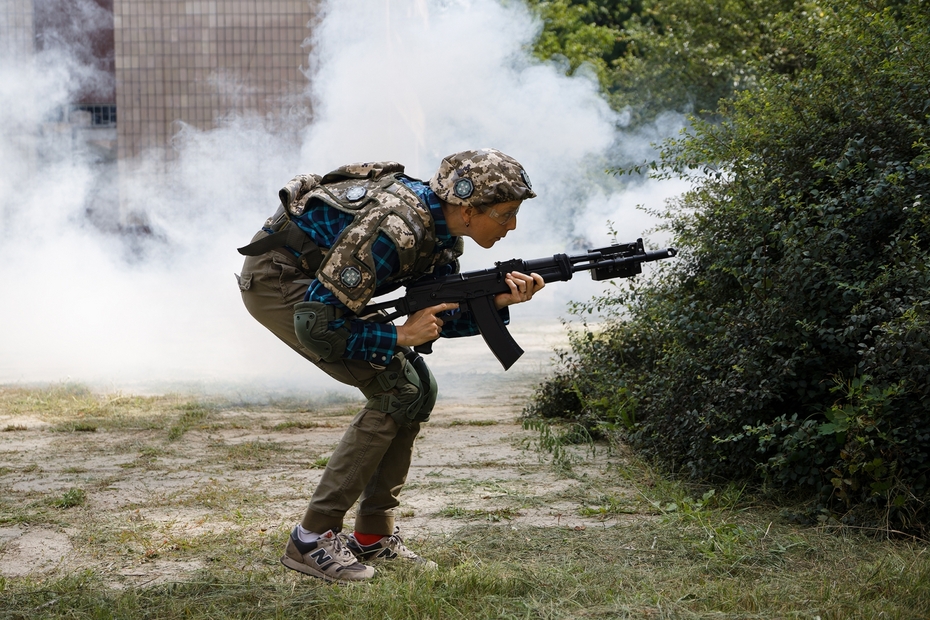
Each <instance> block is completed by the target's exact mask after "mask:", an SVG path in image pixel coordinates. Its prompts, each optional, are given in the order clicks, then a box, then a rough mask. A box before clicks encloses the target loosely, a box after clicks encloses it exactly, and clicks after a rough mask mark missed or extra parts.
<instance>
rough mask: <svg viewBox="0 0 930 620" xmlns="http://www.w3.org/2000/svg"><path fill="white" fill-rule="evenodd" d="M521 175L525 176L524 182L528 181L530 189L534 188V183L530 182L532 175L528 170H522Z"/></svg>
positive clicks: (527, 184)
mask: <svg viewBox="0 0 930 620" xmlns="http://www.w3.org/2000/svg"><path fill="white" fill-rule="evenodd" d="M520 177H522V178H523V182H524V183H526V187H527V188H528V189H533V184H532V183H530V175H528V174H527V173H526V170H522V169H521V170H520Z"/></svg>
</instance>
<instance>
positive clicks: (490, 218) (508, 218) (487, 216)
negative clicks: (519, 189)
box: [468, 200, 523, 248]
mask: <svg viewBox="0 0 930 620" xmlns="http://www.w3.org/2000/svg"><path fill="white" fill-rule="evenodd" d="M522 202H523V201H522V200H513V201H510V202H502V203H500V204H496V205H494V206H492V207H491V208H489V209H487V210H486V211H479V210H478V209H472V216H471V219H470V221H469V226H468V228H469V231H470V236H471V238H472V239H474V240H475V243H477V244H478V245H480V246H481V247H483V248H490V247H491V246H493V245H494V244H495V243H497V242H498V241H500V240H501V239H503V238H504V237H506V236H507V233H509V232H510V231H511V230H513V229H514V228H516V227H517V211H519V210H520V203H522Z"/></svg>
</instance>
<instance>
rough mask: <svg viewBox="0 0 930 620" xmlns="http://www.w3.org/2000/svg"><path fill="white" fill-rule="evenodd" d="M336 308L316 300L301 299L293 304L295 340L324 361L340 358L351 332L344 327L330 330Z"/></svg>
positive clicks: (333, 360)
mask: <svg viewBox="0 0 930 620" xmlns="http://www.w3.org/2000/svg"><path fill="white" fill-rule="evenodd" d="M337 318H338V317H337V316H336V308H335V307H334V306H330V305H327V304H324V303H320V302H318V301H302V302H300V303H299V304H297V305H295V306H294V332H295V333H296V335H297V340H299V341H300V344H302V345H303V346H304V347H306V348H307V350H309V351H310V352H311V353H313V354H314V355H318V356H319V357H320V359H322V360H323V361H324V362H335V361H338V360H340V359H342V356H343V355H345V352H346V343H347V342H348V341H349V336H350V335H351V332H350V331H349V330H348V328H346V327H340V328H339V329H336V330H332V329H330V328H329V324H330V322H331V321H335V320H336V319H337Z"/></svg>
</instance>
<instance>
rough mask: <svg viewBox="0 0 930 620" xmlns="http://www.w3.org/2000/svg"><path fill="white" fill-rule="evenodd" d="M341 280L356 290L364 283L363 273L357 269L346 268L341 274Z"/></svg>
mask: <svg viewBox="0 0 930 620" xmlns="http://www.w3.org/2000/svg"><path fill="white" fill-rule="evenodd" d="M339 279H340V280H342V283H343V284H345V285H346V286H347V287H349V288H355V287H356V286H358V285H359V283H360V282H361V281H362V272H361V271H359V270H358V269H356V268H355V267H346V268H345V269H343V270H342V273H340V274H339Z"/></svg>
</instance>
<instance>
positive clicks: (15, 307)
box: [0, 0, 682, 393]
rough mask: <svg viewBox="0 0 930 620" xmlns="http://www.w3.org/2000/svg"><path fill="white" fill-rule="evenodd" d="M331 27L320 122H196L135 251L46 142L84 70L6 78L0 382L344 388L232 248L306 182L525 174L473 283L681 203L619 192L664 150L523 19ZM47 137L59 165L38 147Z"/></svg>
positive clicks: (555, 298) (75, 168)
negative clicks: (255, 315)
mask: <svg viewBox="0 0 930 620" xmlns="http://www.w3.org/2000/svg"><path fill="white" fill-rule="evenodd" d="M323 15H324V17H323V19H322V21H321V22H320V23H319V24H318V26H317V27H316V29H315V30H314V31H313V32H312V33H311V39H312V50H313V51H312V55H311V57H310V59H309V66H310V67H311V69H310V71H309V74H310V77H311V80H310V84H309V87H308V94H307V96H308V97H309V98H311V99H312V102H313V109H314V113H315V118H314V121H313V123H312V124H311V125H309V126H300V127H286V126H287V123H286V122H285V123H282V122H268V120H267V119H259V118H252V117H240V118H234V119H228V120H227V121H226V122H224V123H223V125H222V126H221V127H220V128H218V129H214V130H211V131H198V130H195V129H193V128H191V127H188V126H184V125H183V124H179V131H178V134H177V135H176V136H175V139H174V146H175V148H176V149H177V152H178V157H177V160H176V161H173V162H172V163H171V164H170V165H169V166H170V168H169V171H168V172H169V173H168V175H167V176H160V175H157V174H154V173H153V170H154V169H155V168H156V167H157V166H156V164H154V163H153V162H151V161H148V160H145V159H140V160H139V161H135V162H126V166H125V170H124V178H123V179H122V186H123V187H124V188H127V187H128V188H131V192H130V193H129V194H128V195H125V196H124V199H126V200H127V201H128V204H129V206H130V207H131V208H132V209H133V210H135V211H138V212H144V213H145V214H146V216H147V219H148V223H149V226H150V227H151V229H152V230H153V231H154V233H155V235H154V237H153V238H150V239H141V240H137V242H136V243H135V244H130V245H127V244H126V243H125V240H121V239H119V238H118V237H117V236H114V235H113V234H108V233H103V232H100V231H99V230H98V229H97V228H95V227H94V226H91V225H90V224H89V223H88V221H87V218H86V217H84V210H85V209H86V207H87V203H88V196H90V195H91V192H92V190H93V186H94V175H95V174H96V173H97V169H96V168H94V166H92V165H91V164H90V163H89V159H88V160H84V159H82V158H81V157H80V153H79V156H78V157H76V158H75V157H72V156H70V155H69V156H65V155H64V154H65V153H72V152H73V150H74V149H73V148H72V147H73V144H72V136H71V135H70V134H67V132H62V133H61V135H56V134H54V132H51V135H49V131H50V130H49V126H48V124H47V123H46V122H45V120H46V119H47V118H48V116H49V115H50V114H51V113H52V112H53V111H54V110H55V109H56V108H57V107H58V106H61V105H63V104H66V103H67V102H68V100H69V96H71V94H73V93H74V92H76V90H77V87H76V86H75V83H76V82H79V81H80V79H78V78H79V77H80V75H81V74H82V72H81V69H80V67H78V66H75V63H74V62H69V61H67V60H65V59H63V58H61V57H59V56H54V57H53V56H51V55H48V54H45V55H41V56H40V59H39V60H37V61H36V62H23V61H22V59H9V58H8V59H0V137H2V144H0V235H2V240H0V278H2V282H3V283H4V293H3V295H2V298H0V347H2V355H0V383H9V382H41V381H61V380H74V381H83V382H87V383H90V384H93V385H97V386H100V387H104V388H109V389H131V390H136V391H139V390H147V389H148V390H162V389H167V388H169V387H175V388H183V387H192V388H196V389H202V390H205V391H216V390H227V389H237V390H240V391H242V392H243V393H244V392H251V391H255V390H263V389H264V390H272V389H274V390H283V389H290V388H293V389H299V390H303V391H307V390H311V389H318V390H319V389H323V390H339V389H340V388H339V386H338V384H336V383H335V382H333V381H332V380H330V379H329V378H327V377H325V376H324V375H323V373H321V372H319V371H317V370H316V369H315V368H313V367H312V365H310V364H308V363H306V362H303V361H302V360H301V359H300V358H299V357H297V356H296V355H294V354H293V353H291V352H290V351H289V350H287V349H286V348H285V347H284V346H283V345H282V344H280V343H279V342H278V341H277V340H276V339H275V338H274V337H273V336H271V334H269V333H268V332H266V331H265V330H264V328H263V327H261V326H260V325H258V324H257V323H256V322H255V321H254V320H252V319H251V317H250V316H249V315H248V313H247V312H246V311H245V309H244V308H243V306H242V303H241V300H240V298H239V292H238V288H237V286H236V285H235V281H234V278H233V273H234V272H238V271H239V268H240V266H241V257H240V256H239V255H238V254H237V253H236V252H235V248H236V247H238V246H240V245H244V244H245V243H247V242H248V240H249V239H250V238H251V236H252V235H253V234H254V232H255V231H256V230H257V229H258V227H259V226H260V225H261V223H262V222H263V221H264V219H265V217H267V216H268V215H269V214H270V213H271V212H272V211H273V210H274V208H275V200H276V195H277V190H278V188H280V187H281V186H282V185H283V183H285V182H286V181H287V180H288V179H290V178H291V177H292V176H293V175H294V174H295V173H298V172H307V171H315V172H325V171H327V170H329V169H332V168H334V167H336V166H338V165H340V164H343V163H347V162H351V161H361V160H368V161H371V160H377V159H391V160H395V161H401V162H403V163H404V164H405V165H406V166H407V171H408V173H409V174H411V175H413V176H418V177H420V178H429V177H430V176H431V175H432V173H433V171H434V169H435V168H436V166H437V165H438V162H439V160H440V158H441V157H442V156H444V155H446V154H449V153H452V152H455V151H458V150H462V149H466V148H477V147H484V146H494V147H496V148H499V149H501V150H503V151H504V152H507V153H509V154H511V155H513V156H514V157H516V158H517V159H519V160H520V161H521V162H522V163H523V164H524V166H525V167H526V168H527V170H528V171H529V173H530V176H531V177H532V180H533V182H534V188H535V189H536V190H537V192H538V194H539V198H537V199H535V200H533V201H532V202H529V203H527V204H526V205H525V207H524V209H523V210H522V211H521V215H520V218H519V227H518V228H517V230H516V231H514V232H512V233H511V234H510V235H508V237H507V239H505V240H504V241H502V242H501V243H499V244H498V246H496V247H495V248H493V249H492V250H490V251H482V250H480V249H479V248H477V246H475V245H474V244H471V243H469V245H468V246H467V252H466V256H465V261H464V263H465V268H466V269H478V268H483V267H486V266H490V265H491V264H492V262H493V261H494V260H501V259H506V258H512V257H514V256H520V257H522V258H538V257H542V256H546V255H550V254H553V253H556V252H562V251H566V249H567V247H568V244H569V243H570V242H571V241H572V240H576V239H578V238H583V239H584V240H586V242H588V243H592V244H596V245H606V244H607V243H608V242H609V241H610V238H609V236H608V231H607V222H608V220H609V221H612V222H613V224H614V227H615V228H617V229H618V231H619V232H620V233H621V234H620V236H621V237H622V238H621V239H620V240H621V241H626V240H632V239H635V238H636V237H637V236H640V235H641V234H642V233H643V232H644V231H645V230H646V229H648V228H650V227H651V226H653V225H654V223H655V222H654V220H653V218H652V216H650V215H648V214H646V213H645V212H643V211H642V210H638V209H637V208H636V205H638V204H646V205H651V206H659V204H660V203H661V201H662V200H663V199H664V198H666V197H668V196H672V195H675V194H677V193H679V192H680V191H681V189H682V188H681V187H679V186H676V185H675V184H664V185H660V184H655V183H652V182H647V183H645V184H638V185H636V186H635V187H633V188H631V187H627V186H624V185H623V181H622V180H620V179H617V178H615V177H612V176H610V175H608V174H605V173H604V172H603V170H604V169H605V168H607V167H608V166H609V165H610V164H611V162H612V161H615V158H616V157H617V154H618V153H628V154H630V156H631V157H633V156H637V157H638V155H639V154H641V153H642V152H648V149H647V151H643V150H642V149H643V148H645V147H644V146H643V145H644V144H648V140H644V139H642V138H641V137H640V138H638V137H634V136H625V135H623V134H622V133H620V132H619V131H618V129H617V127H618V123H619V120H620V119H618V117H617V116H616V114H615V113H614V112H613V111H611V110H610V108H609V107H608V106H607V104H606V103H605V102H604V100H603V99H602V98H601V97H600V96H599V94H598V91H597V85H596V84H595V83H594V82H593V81H592V80H591V79H590V78H587V77H583V76H579V77H566V76H564V75H563V74H562V73H561V72H560V70H559V68H558V67H555V66H552V65H546V64H540V63H538V62H537V61H535V60H534V59H533V58H532V56H531V54H530V52H529V48H530V45H531V42H532V41H533V38H534V36H535V34H536V32H537V30H538V28H539V24H538V23H537V22H535V21H534V19H533V18H532V17H531V15H530V14H529V13H528V12H527V11H526V9H525V8H524V7H523V6H522V5H521V4H520V3H516V2H510V3H506V4H502V3H500V2H498V1H497V0H468V1H466V0H462V1H452V0H445V1H443V0H406V1H404V0H393V1H387V2H385V1H384V0H381V1H377V2H376V1H374V0H359V1H358V2H352V3H345V2H335V1H331V2H328V3H326V4H325V5H324V7H323ZM75 76H78V78H75ZM221 78H222V76H220V77H219V78H218V79H221ZM69 84H70V86H69ZM24 102H25V103H26V105H23V104H24ZM278 121H281V119H278ZM282 124H283V125H284V126H285V127H286V128H287V129H288V131H282ZM43 132H45V135H44V136H40V135H39V134H42V133H43ZM36 136H39V137H41V138H42V140H41V142H42V144H43V149H41V150H42V152H43V153H44V155H45V156H44V157H37V156H35V155H34V154H33V153H34V149H31V147H30V146H29V142H30V139H31V138H35V137H36ZM49 153H53V154H54V153H58V154H59V155H60V156H58V157H52V156H50V155H49ZM628 182H629V181H627V183H628ZM631 189H632V190H634V191H630V190H631ZM127 248H128V250H127ZM127 254H128V255H127ZM585 280H586V277H585V276H583V275H580V276H577V278H576V280H575V281H573V282H571V283H566V284H554V285H552V286H550V287H548V288H547V289H546V290H545V291H543V292H542V293H541V294H540V298H539V300H538V303H537V301H536V300H534V303H533V304H527V305H526V306H525V307H518V308H515V309H514V320H515V321H517V320H519V317H520V316H521V313H522V315H524V316H537V315H545V316H548V317H549V318H550V319H552V318H553V317H555V316H557V315H558V314H559V313H562V312H563V309H564V306H565V302H566V301H567V300H568V299H570V298H571V299H576V300H579V299H581V300H583V299H586V298H588V297H590V295H591V294H592V293H594V292H596V291H597V290H600V285H599V284H594V283H590V282H589V281H588V282H587V283H586V282H585ZM530 306H533V308H530ZM524 308H525V309H524ZM472 340H475V341H476V344H475V346H478V347H480V346H482V345H481V344H480V341H478V340H477V339H472ZM448 346H449V345H444V346H443V349H444V350H449V349H448ZM434 358H436V359H435V360H434V361H439V360H438V358H439V356H438V355H437V356H434ZM489 359H490V361H489V363H490V364H492V365H493V364H496V362H494V361H493V358H489Z"/></svg>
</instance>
